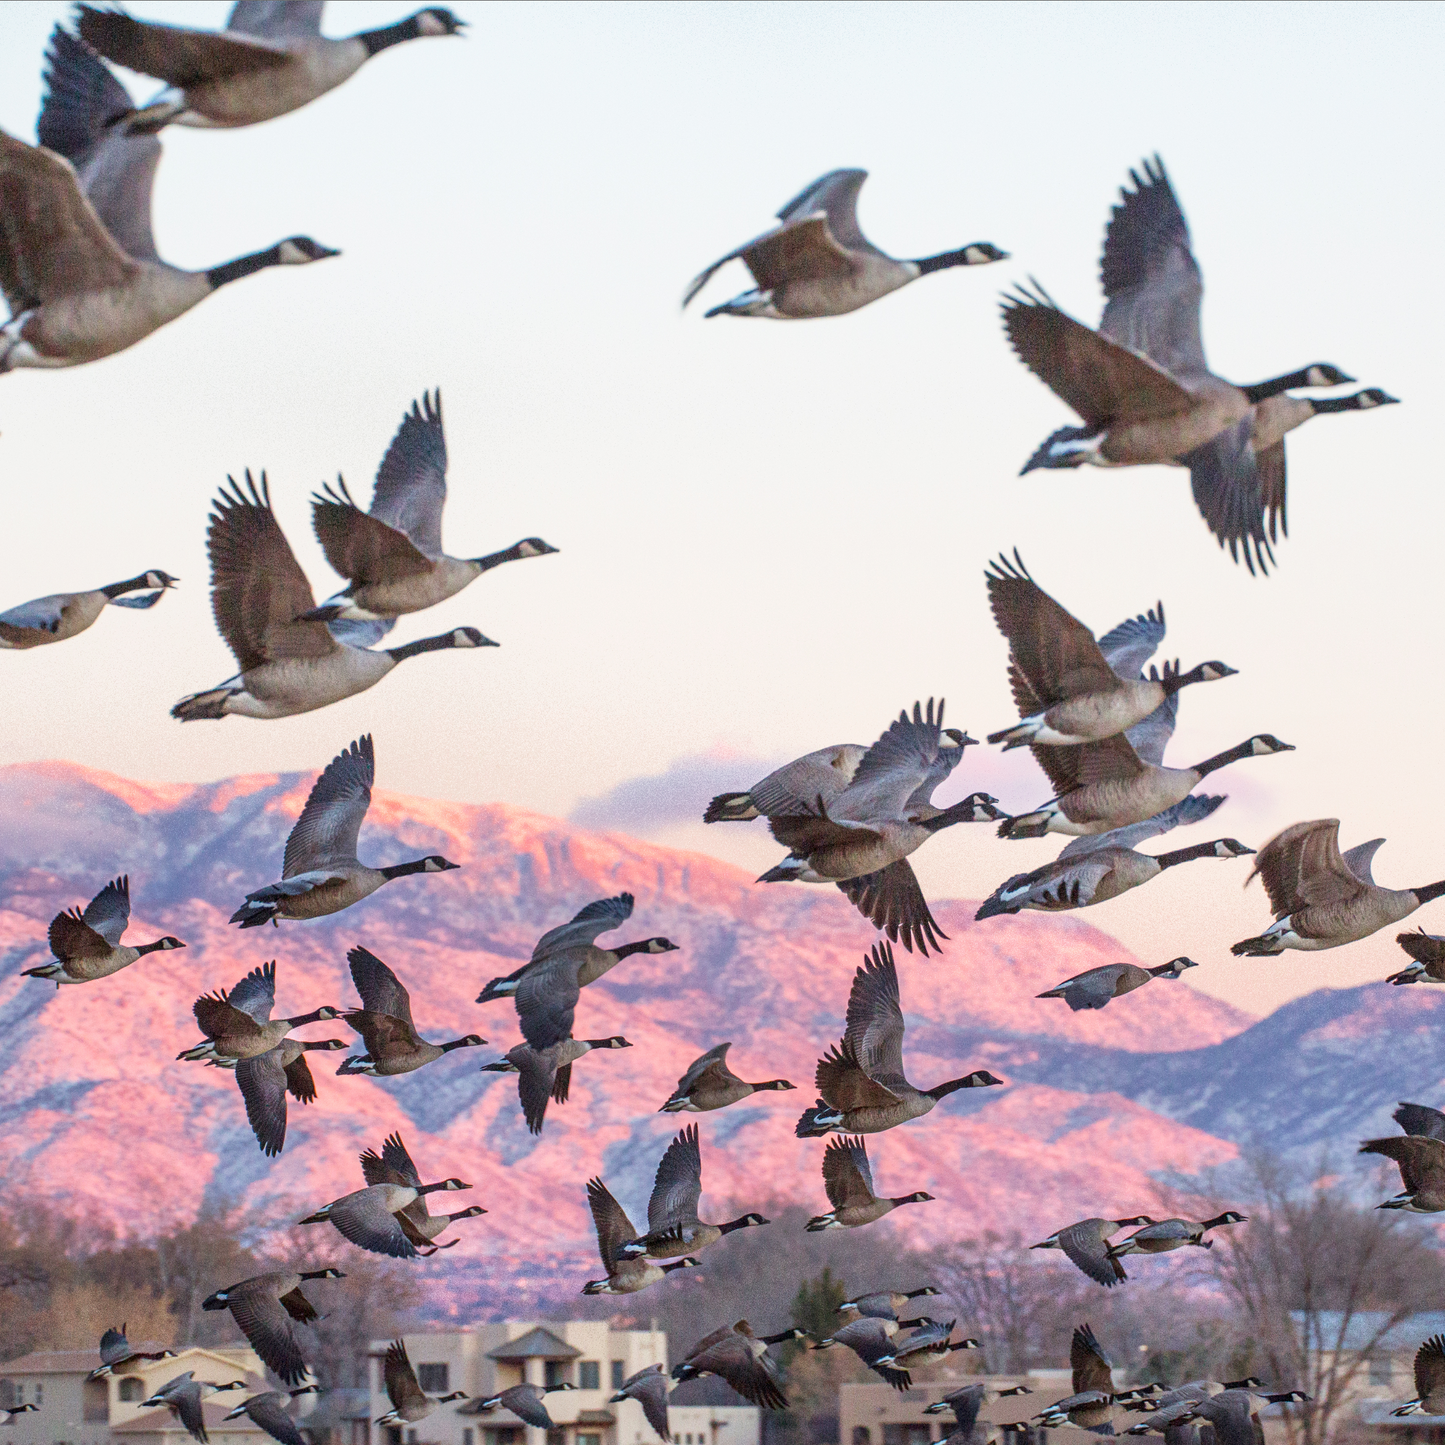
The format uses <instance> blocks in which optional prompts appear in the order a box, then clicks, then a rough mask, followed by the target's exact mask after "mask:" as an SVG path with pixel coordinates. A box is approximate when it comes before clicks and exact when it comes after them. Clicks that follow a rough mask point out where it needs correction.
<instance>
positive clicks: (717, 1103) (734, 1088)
mask: <svg viewBox="0 0 1445 1445" xmlns="http://www.w3.org/2000/svg"><path fill="white" fill-rule="evenodd" d="M730 1048H732V1044H731V1043H726V1044H717V1045H715V1046H714V1047H713V1048H710V1049H709V1050H708V1051H707V1053H705V1054H700V1055H699V1056H698V1057H697V1058H695V1059H694V1060H693V1061H692V1063H690V1064H689V1065H688V1066H687V1072H686V1073H684V1074H683V1076H682V1077H681V1078H680V1079H679V1080H678V1081H677V1088H675V1089H674V1090H673V1091H672V1095H671V1097H670V1098H669V1099H668V1101H667V1102H666V1103H665V1104H664V1105H663V1106H662V1107H661V1108H660V1109H659V1110H658V1111H657V1112H658V1113H659V1114H680V1113H682V1112H684V1111H686V1112H687V1113H689V1114H706V1113H708V1112H710V1111H711V1110H713V1109H726V1108H727V1106H728V1105H729V1104H736V1103H737V1102H738V1101H739V1100H740V1099H746V1098H747V1097H748V1095H749V1094H756V1093H760V1092H762V1091H765V1090H778V1089H792V1088H796V1087H797V1086H796V1085H795V1084H790V1083H789V1082H788V1081H787V1080H786V1079H765V1080H763V1082H762V1083H760V1084H749V1083H748V1082H747V1081H746V1080H744V1079H740V1078H738V1076H737V1075H736V1074H735V1073H733V1071H732V1070H731V1069H730V1068H728V1064H727V1057H728V1050H729V1049H730Z"/></svg>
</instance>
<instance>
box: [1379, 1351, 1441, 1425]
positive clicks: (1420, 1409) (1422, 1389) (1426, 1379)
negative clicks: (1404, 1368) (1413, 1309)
mask: <svg viewBox="0 0 1445 1445" xmlns="http://www.w3.org/2000/svg"><path fill="white" fill-rule="evenodd" d="M1390 1413H1391V1414H1392V1415H1445V1335H1431V1336H1430V1338H1429V1339H1428V1340H1426V1341H1425V1343H1424V1344H1423V1345H1421V1346H1420V1348H1419V1349H1418V1350H1416V1351H1415V1398H1414V1399H1413V1400H1406V1401H1405V1403H1404V1404H1403V1405H1400V1406H1398V1407H1397V1408H1396V1409H1394V1410H1391V1411H1390Z"/></svg>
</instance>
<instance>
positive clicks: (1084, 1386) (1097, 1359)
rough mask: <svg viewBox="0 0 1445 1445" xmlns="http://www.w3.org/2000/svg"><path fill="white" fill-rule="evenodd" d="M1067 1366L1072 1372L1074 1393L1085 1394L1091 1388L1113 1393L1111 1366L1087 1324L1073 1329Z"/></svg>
mask: <svg viewBox="0 0 1445 1445" xmlns="http://www.w3.org/2000/svg"><path fill="white" fill-rule="evenodd" d="M1069 1368H1070V1369H1071V1370H1072V1371H1073V1373H1074V1393H1075V1394H1076V1395H1083V1394H1087V1393H1088V1392H1089V1391H1091V1390H1101V1391H1103V1392H1104V1393H1105V1394H1106V1395H1107V1394H1112V1393H1113V1390H1114V1375H1113V1366H1112V1365H1110V1363H1109V1357H1108V1355H1106V1354H1105V1353H1104V1347H1103V1346H1102V1345H1101V1344H1100V1343H1099V1340H1098V1337H1097V1336H1096V1335H1095V1334H1094V1331H1093V1329H1092V1328H1091V1327H1090V1326H1089V1325H1079V1326H1078V1327H1077V1328H1076V1329H1075V1330H1074V1334H1073V1338H1072V1340H1071V1341H1070V1342H1069Z"/></svg>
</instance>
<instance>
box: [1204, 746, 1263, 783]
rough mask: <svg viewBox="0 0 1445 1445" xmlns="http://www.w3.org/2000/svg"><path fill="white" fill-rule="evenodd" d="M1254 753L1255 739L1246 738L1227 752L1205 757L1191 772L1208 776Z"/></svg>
mask: <svg viewBox="0 0 1445 1445" xmlns="http://www.w3.org/2000/svg"><path fill="white" fill-rule="evenodd" d="M1253 754H1254V739H1253V738H1246V739H1245V740H1244V741H1243V742H1242V743H1239V744H1238V745H1237V746H1235V747H1232V748H1230V750H1229V751H1228V752H1227V753H1216V754H1215V755H1214V757H1212V758H1205V760H1204V761H1203V762H1202V763H1195V765H1194V766H1193V768H1191V769H1190V771H1191V772H1193V773H1196V774H1198V776H1199V777H1201V778H1206V777H1208V776H1209V774H1210V773H1215V772H1218V771H1219V769H1220V768H1226V767H1228V766H1229V764H1230V763H1237V762H1238V761H1239V760H1240V759H1241V758H1247V757H1251V756H1253Z"/></svg>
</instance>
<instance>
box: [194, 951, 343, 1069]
mask: <svg viewBox="0 0 1445 1445" xmlns="http://www.w3.org/2000/svg"><path fill="white" fill-rule="evenodd" d="M275 1004H276V964H275V961H274V960H273V961H272V962H270V963H266V964H262V965H261V967H260V968H253V969H252V970H251V972H250V973H248V974H247V975H246V976H245V978H243V979H242V980H241V981H240V983H238V984H237V985H236V986H235V988H233V989H231V990H230V991H229V992H227V991H226V990H224V989H217V990H216V992H215V993H204V994H202V995H201V996H200V998H198V999H197V1000H196V1001H195V1004H194V1005H193V1006H192V1009H191V1012H192V1013H193V1014H194V1015H195V1018H196V1022H197V1023H198V1024H199V1025H200V1028H201V1032H202V1033H203V1034H205V1036H206V1037H205V1039H204V1041H203V1042H201V1043H199V1044H196V1045H194V1046H193V1047H192V1048H189V1049H182V1050H181V1052H180V1053H178V1054H177V1055H176V1058H177V1059H189V1060H191V1061H192V1062H197V1061H199V1060H202V1059H238V1060H239V1059H254V1058H256V1057H257V1056H258V1055H260V1054H264V1053H268V1052H269V1051H270V1050H272V1049H274V1048H275V1047H276V1046H277V1045H278V1044H280V1043H281V1041H282V1040H283V1039H285V1037H286V1035H287V1034H289V1033H290V1032H291V1030H292V1029H299V1028H303V1027H304V1026H305V1025H306V1024H314V1023H321V1022H323V1021H326V1022H329V1021H330V1020H331V1019H339V1018H340V1017H341V1010H340V1009H338V1008H331V1007H330V1006H329V1005H327V1006H323V1007H321V1008H318V1009H315V1010H313V1011H312V1012H311V1013H306V1014H297V1015H295V1017H293V1018H285V1019H273V1018H272V1017H271V1010H272V1008H274V1007H275Z"/></svg>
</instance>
